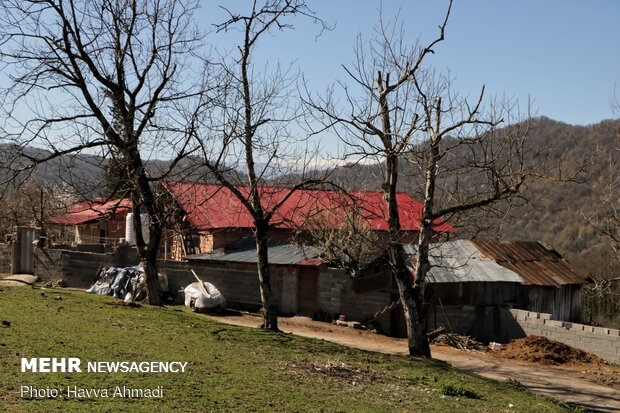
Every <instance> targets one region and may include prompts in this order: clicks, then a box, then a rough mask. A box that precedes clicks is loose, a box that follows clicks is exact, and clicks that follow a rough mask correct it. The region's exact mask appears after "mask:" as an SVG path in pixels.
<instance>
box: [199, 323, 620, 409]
mask: <svg viewBox="0 0 620 413" xmlns="http://www.w3.org/2000/svg"><path fill="white" fill-rule="evenodd" d="M207 317H208V318H211V319H213V320H216V321H220V322H222V323H227V324H234V325H240V326H247V327H257V326H258V325H260V323H261V319H260V318H259V317H257V316H252V315H234V316H210V315H209V316H207ZM279 325H280V329H282V331H284V332H287V333H293V334H296V335H299V336H304V337H312V338H318V339H323V340H327V341H331V342H334V343H338V344H342V345H345V346H349V347H355V348H359V349H362V350H369V351H377V352H381V353H389V354H407V343H406V341H405V340H404V339H396V338H391V337H386V336H381V335H378V334H373V333H370V332H368V331H362V330H354V329H351V328H347V327H341V326H336V325H332V324H327V323H321V322H317V321H312V320H310V319H308V318H305V317H293V318H280V319H279ZM432 353H433V357H434V358H437V359H439V360H443V361H446V362H448V363H450V364H451V365H452V366H454V367H456V368H459V369H462V370H467V371H471V372H473V373H477V374H480V375H481V376H485V377H489V378H491V379H495V380H500V381H503V380H506V379H508V378H511V379H513V380H517V381H519V382H520V383H521V384H523V385H524V386H526V387H527V388H528V389H529V390H530V391H531V392H533V393H536V394H540V395H543V396H548V397H552V398H554V399H557V400H560V401H563V402H570V403H575V404H578V405H580V406H583V407H586V408H588V409H591V410H593V411H600V412H615V413H620V391H618V390H615V389H613V388H611V387H606V386H601V385H598V384H595V383H592V382H591V381H588V380H585V379H584V378H583V377H585V376H587V375H591V374H595V372H590V371H588V369H589V367H588V366H579V367H575V366H573V367H571V368H566V367H550V366H540V365H537V364H532V363H524V362H519V361H515V360H506V359H502V358H499V357H497V356H494V355H493V354H490V353H480V352H466V351H460V350H456V349H452V348H449V347H440V346H433V347H432ZM610 369H612V368H610ZM612 370H613V371H612V372H611V373H610V374H612V375H613V374H620V369H617V368H616V369H612Z"/></svg>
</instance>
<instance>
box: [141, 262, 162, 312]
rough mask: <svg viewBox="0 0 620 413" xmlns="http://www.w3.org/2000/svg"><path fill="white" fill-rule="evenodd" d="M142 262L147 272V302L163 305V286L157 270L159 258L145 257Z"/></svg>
mask: <svg viewBox="0 0 620 413" xmlns="http://www.w3.org/2000/svg"><path fill="white" fill-rule="evenodd" d="M141 264H142V266H143V268H144V272H145V274H146V302H147V303H149V304H150V305H161V287H160V285H159V275H158V271H157V258H155V259H152V258H149V257H148V256H147V257H143V258H142V260H141Z"/></svg>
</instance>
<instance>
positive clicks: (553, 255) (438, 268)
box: [404, 240, 590, 287]
mask: <svg viewBox="0 0 620 413" xmlns="http://www.w3.org/2000/svg"><path fill="white" fill-rule="evenodd" d="M404 247H405V252H406V253H407V255H408V256H409V259H410V260H411V262H412V263H414V262H415V259H416V257H415V253H416V250H417V246H416V245H413V244H412V245H405V246H404ZM429 260H430V262H431V265H432V268H431V270H430V271H429V273H428V282H430V283H452V282H518V283H521V284H524V285H541V286H553V287H560V286H562V285H568V284H582V283H584V282H588V281H589V279H590V277H589V276H588V274H587V273H585V272H584V271H582V270H580V269H579V268H577V267H575V266H574V265H573V264H571V263H570V262H568V261H567V260H565V259H564V258H562V256H561V255H560V254H559V253H558V252H557V251H556V250H554V249H553V248H551V247H550V246H549V245H547V244H545V243H543V242H533V241H519V242H503V241H494V240H472V241H467V240H456V241H450V242H442V243H437V244H431V246H430V250H429Z"/></svg>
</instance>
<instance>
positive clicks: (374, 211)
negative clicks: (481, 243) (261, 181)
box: [163, 182, 454, 232]
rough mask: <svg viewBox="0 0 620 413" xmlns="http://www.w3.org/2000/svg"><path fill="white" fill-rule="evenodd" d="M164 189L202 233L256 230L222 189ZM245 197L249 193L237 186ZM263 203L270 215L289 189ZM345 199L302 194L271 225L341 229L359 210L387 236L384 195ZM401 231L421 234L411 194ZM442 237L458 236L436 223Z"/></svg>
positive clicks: (268, 194) (267, 193)
mask: <svg viewBox="0 0 620 413" xmlns="http://www.w3.org/2000/svg"><path fill="white" fill-rule="evenodd" d="M163 184H164V186H165V187H166V188H167V189H168V191H169V192H170V193H171V194H172V196H173V197H174V198H175V199H176V200H177V202H178V203H179V204H180V206H181V207H182V208H183V210H184V211H185V213H186V214H187V218H188V220H189V222H190V223H191V224H192V225H193V226H194V227H195V228H196V229H198V230H214V229H222V228H252V227H253V226H254V222H253V219H252V216H251V215H250V214H249V212H248V211H247V209H246V208H245V206H244V205H243V204H242V203H241V201H239V199H238V198H237V197H236V196H235V195H234V194H233V193H232V192H231V191H230V189H228V188H225V187H223V186H221V185H215V184H200V183H183V182H180V183H174V182H164V183H163ZM237 189H239V191H240V192H241V193H242V194H246V195H247V194H249V188H248V187H245V186H238V187H237ZM259 191H260V197H261V201H262V202H263V206H264V207H265V209H266V210H270V209H271V208H273V207H275V206H276V205H277V204H278V203H280V202H281V201H282V200H283V199H285V197H287V196H289V189H288V188H277V187H266V186H265V187H260V188H259ZM349 195H350V196H346V195H344V194H342V193H341V192H338V191H327V190H308V189H303V190H297V191H295V192H294V193H293V194H292V195H290V196H289V197H288V198H287V199H286V200H285V202H284V203H283V204H282V205H281V206H280V207H279V208H278V210H277V211H276V213H275V214H274V215H273V218H272V220H271V222H272V225H273V226H274V227H276V228H289V229H290V228H300V227H306V228H311V227H316V226H317V225H318V224H317V222H320V223H321V224H320V225H321V227H323V228H338V227H339V226H340V225H341V223H342V222H343V219H344V214H345V213H346V212H347V211H348V210H351V209H352V208H354V207H355V208H356V209H357V210H358V211H361V215H362V217H363V219H365V220H366V221H367V222H368V224H369V227H370V228H371V229H375V230H387V229H388V224H387V220H386V209H387V208H386V205H385V200H384V198H383V195H384V194H383V193H382V192H351V193H350V194H349ZM397 200H398V204H399V214H400V220H401V228H402V229H403V230H405V231H415V230H418V229H419V228H420V225H419V223H420V217H421V211H422V205H421V204H420V203H419V202H418V201H417V200H415V199H414V198H412V197H410V196H409V195H407V194H404V193H399V194H397ZM435 230H436V231H438V232H454V228H453V227H452V226H451V225H449V224H448V223H445V222H440V221H438V222H437V225H436V226H435Z"/></svg>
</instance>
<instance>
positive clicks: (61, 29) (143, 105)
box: [0, 0, 201, 304]
mask: <svg viewBox="0 0 620 413" xmlns="http://www.w3.org/2000/svg"><path fill="white" fill-rule="evenodd" d="M196 6H197V1H195V0H187V1H186V0H167V1H158V0H84V1H80V2H75V1H71V0H6V1H2V3H1V5H0V60H1V61H2V65H3V67H2V70H3V74H4V75H5V76H6V77H7V78H8V79H9V81H10V82H9V85H8V86H7V87H6V88H5V89H4V90H2V95H1V96H2V110H3V112H4V113H3V117H4V118H5V119H6V121H5V122H4V124H3V125H2V135H1V136H0V138H1V140H2V142H4V143H10V144H11V145H12V146H11V148H12V150H13V152H12V156H9V157H8V158H9V159H8V162H7V164H6V165H4V166H5V167H6V168H8V169H11V170H12V171H13V172H14V173H15V174H18V173H19V172H20V171H27V170H31V169H32V168H34V167H36V166H37V165H40V164H43V163H45V162H48V161H50V160H53V159H57V158H60V157H67V156H77V155H78V154H81V153H90V154H97V155H100V156H102V157H103V158H106V157H108V156H109V154H110V153H113V154H114V155H115V159H116V161H117V164H118V167H119V168H123V169H124V173H123V174H122V175H123V176H125V177H126V178H127V180H128V181H129V184H128V185H126V186H125V188H126V189H125V191H124V192H123V193H119V194H117V195H118V196H124V197H129V198H131V200H132V201H133V210H134V226H135V228H136V242H137V247H138V250H139V253H140V257H141V261H142V263H143V265H144V267H145V271H146V278H147V290H148V292H147V296H148V302H149V303H150V304H160V293H159V283H158V277H157V255H158V251H159V243H160V239H161V235H162V220H161V219H160V214H159V211H158V197H157V194H156V192H155V190H154V187H153V186H152V183H153V182H154V181H157V180H158V179H160V178H161V177H162V176H165V175H166V173H167V171H163V172H162V176H154V175H153V174H150V173H149V172H148V171H147V169H146V167H145V162H146V161H147V159H148V158H149V157H150V156H162V155H163V156H166V157H169V158H172V159H173V160H172V162H171V168H172V167H174V166H175V165H176V164H177V163H178V162H179V160H181V159H182V158H183V157H184V156H185V155H186V154H187V153H188V152H189V151H190V149H189V142H190V141H191V139H190V134H189V133H187V129H186V122H185V120H184V119H185V118H184V114H185V113H186V110H187V105H189V103H188V101H189V100H191V99H192V98H193V97H194V96H196V95H197V94H198V93H197V92H196V91H195V90H199V88H194V83H193V82H192V81H191V79H192V78H193V77H194V75H195V74H193V73H192V72H191V70H190V67H189V65H188V63H189V60H190V59H191V57H192V56H193V52H195V51H196V50H197V49H198V48H199V46H200V45H201V35H200V34H199V33H198V32H197V31H196V30H195V25H194V23H193V17H192V13H193V10H194V9H195V7H196ZM196 86H197V85H196ZM29 146H35V147H39V148H41V147H44V149H45V151H32V150H29ZM14 176H15V175H14ZM142 212H144V213H147V214H148V216H149V219H150V221H149V222H150V223H149V241H148V243H147V242H145V240H144V239H143V237H142V231H141V230H140V228H141V220H140V213H142Z"/></svg>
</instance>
